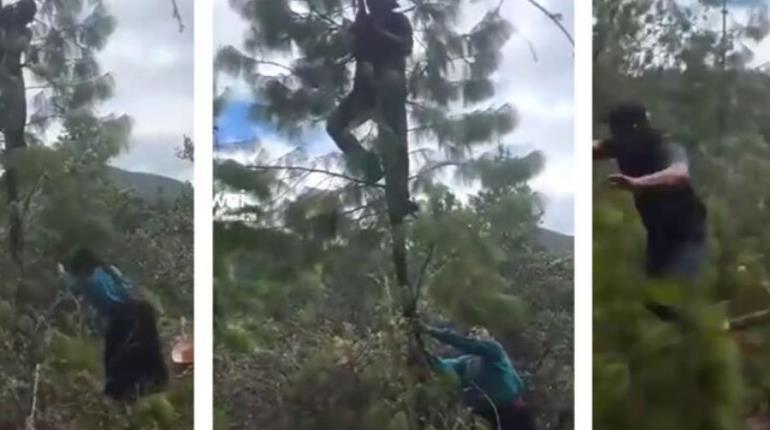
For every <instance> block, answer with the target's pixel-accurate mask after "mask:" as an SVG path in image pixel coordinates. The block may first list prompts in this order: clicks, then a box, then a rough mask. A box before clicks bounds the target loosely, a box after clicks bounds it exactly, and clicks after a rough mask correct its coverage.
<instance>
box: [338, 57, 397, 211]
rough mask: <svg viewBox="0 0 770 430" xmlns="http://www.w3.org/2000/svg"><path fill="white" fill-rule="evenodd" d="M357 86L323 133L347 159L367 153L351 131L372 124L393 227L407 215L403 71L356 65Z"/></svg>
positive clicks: (339, 107) (342, 103) (365, 64)
mask: <svg viewBox="0 0 770 430" xmlns="http://www.w3.org/2000/svg"><path fill="white" fill-rule="evenodd" d="M357 67H358V69H359V70H358V71H357V75H358V76H357V78H356V83H355V85H354V88H353V91H351V93H350V94H348V95H347V96H346V97H345V98H344V99H343V100H342V102H340V104H339V106H337V108H336V109H335V110H334V112H333V113H332V114H331V116H330V117H329V120H328V122H327V125H326V129H327V131H328V132H329V135H330V136H331V138H332V139H333V140H334V143H336V144H337V146H338V147H339V148H340V150H341V151H342V152H344V153H345V155H346V157H348V158H349V159H358V160H361V159H363V158H364V157H365V156H366V153H367V152H368V151H366V150H365V149H364V148H363V146H361V143H360V142H359V141H358V139H357V138H356V137H355V136H354V135H353V133H352V130H353V129H355V128H356V127H358V126H360V125H362V124H363V123H364V122H366V121H369V120H374V121H375V122H376V123H377V126H378V129H379V134H378V137H377V145H376V146H377V153H378V155H379V157H380V158H381V160H382V167H383V169H384V171H385V172H384V173H385V199H386V200H387V204H388V209H389V215H390V218H391V220H392V221H394V222H395V223H398V222H400V221H401V220H402V219H403V217H404V216H405V215H406V214H407V213H408V212H409V151H408V145H407V121H406V97H407V89H406V78H405V76H404V72H403V70H398V69H397V68H390V67H385V66H376V67H374V66H371V65H369V64H368V63H362V64H359V65H358V66H357Z"/></svg>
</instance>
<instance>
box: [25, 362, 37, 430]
mask: <svg viewBox="0 0 770 430" xmlns="http://www.w3.org/2000/svg"><path fill="white" fill-rule="evenodd" d="M39 383H40V364H39V363H38V364H37V365H36V366H35V385H34V386H33V389H32V407H31V408H30V411H29V416H28V417H27V421H26V426H25V428H26V430H35V413H36V412H37V387H38V385H39Z"/></svg>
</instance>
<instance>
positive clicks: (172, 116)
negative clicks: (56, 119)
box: [99, 0, 193, 180]
mask: <svg viewBox="0 0 770 430" xmlns="http://www.w3.org/2000/svg"><path fill="white" fill-rule="evenodd" d="M106 3H107V4H108V7H109V8H110V10H111V12H112V14H113V15H114V16H115V17H116V18H117V20H118V26H117V29H116V31H115V33H113V35H112V37H111V38H110V41H109V44H108V45H107V46H106V48H105V49H104V50H103V51H102V52H101V54H100V56H99V59H100V61H101V65H102V68H103V70H105V71H109V72H111V73H113V75H114V77H115V83H116V88H115V97H114V98H113V99H111V100H110V101H109V102H107V103H105V104H104V105H102V107H101V111H102V112H103V113H116V114H128V115H130V116H131V117H133V119H134V130H133V139H132V146H131V149H130V150H129V151H128V152H127V153H126V154H124V155H122V156H120V157H119V158H118V159H116V160H115V162H114V163H113V164H115V165H116V166H118V167H122V168H125V169H128V170H134V171H140V172H150V173H156V174H162V175H165V176H171V177H174V178H177V179H181V180H192V174H193V173H192V172H193V168H192V165H191V163H187V162H185V161H181V160H178V159H177V158H176V156H175V152H174V149H175V148H176V147H177V146H179V145H180V144H181V143H182V136H183V135H185V134H186V135H188V136H192V133H193V0H177V3H178V5H179V11H180V14H181V16H182V20H183V22H184V24H185V26H186V28H185V29H184V32H182V33H180V32H179V27H178V24H177V23H176V21H175V20H174V19H173V18H172V14H171V11H172V7H171V0H132V1H126V0H108V1H106Z"/></svg>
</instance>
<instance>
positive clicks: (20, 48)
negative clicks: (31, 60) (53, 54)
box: [0, 0, 37, 150]
mask: <svg viewBox="0 0 770 430" xmlns="http://www.w3.org/2000/svg"><path fill="white" fill-rule="evenodd" d="M36 13H37V6H36V5H35V1H34V0H21V1H18V2H16V3H13V4H11V5H8V6H5V7H3V8H2V9H0V111H2V112H3V114H2V116H0V121H2V122H0V124H1V125H2V130H3V134H4V136H5V145H6V150H12V149H16V148H23V147H26V146H27V144H26V142H25V141H24V126H25V124H26V121H27V100H26V97H25V90H24V75H23V73H22V70H23V69H22V65H21V57H22V55H23V54H24V53H26V52H27V49H28V48H29V44H30V42H31V41H32V31H31V30H30V29H29V27H28V25H29V24H30V23H31V22H32V21H33V20H34V19H35V14H36Z"/></svg>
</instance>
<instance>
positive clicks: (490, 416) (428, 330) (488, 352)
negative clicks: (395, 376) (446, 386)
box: [418, 324, 535, 430]
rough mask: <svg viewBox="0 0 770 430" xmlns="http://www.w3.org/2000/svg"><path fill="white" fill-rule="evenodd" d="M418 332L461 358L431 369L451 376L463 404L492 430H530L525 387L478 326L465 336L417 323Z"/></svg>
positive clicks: (435, 362)
mask: <svg viewBox="0 0 770 430" xmlns="http://www.w3.org/2000/svg"><path fill="white" fill-rule="evenodd" d="M418 329H419V330H420V331H422V332H423V333H425V334H428V335H430V336H431V337H433V338H435V339H436V340H438V341H439V342H442V343H444V344H447V345H450V346H452V347H454V348H455V349H456V350H458V351H459V352H460V353H461V355H460V356H458V357H454V358H438V359H434V360H433V363H432V365H433V368H434V369H435V370H437V371H440V372H446V373H450V374H454V375H456V376H457V378H458V379H459V381H460V390H461V398H462V401H463V403H464V404H465V405H466V406H468V407H469V408H471V410H472V411H473V412H474V413H475V414H476V415H479V416H481V417H482V418H484V419H485V420H486V421H487V422H488V423H489V424H490V425H491V428H492V429H494V430H534V429H535V424H534V421H533V419H532V416H531V414H530V411H529V406H528V405H527V403H526V402H525V401H524V393H525V384H524V381H523V380H522V378H521V376H519V374H518V372H516V369H514V367H513V364H512V363H511V360H510V358H508V355H507V354H506V352H505V350H504V349H503V347H502V345H500V343H498V342H497V341H496V340H495V339H494V338H493V337H492V336H490V334H489V332H488V331H487V330H486V329H484V328H481V327H475V328H473V329H471V331H470V333H469V335H468V336H462V335H460V334H457V333H454V332H452V331H449V330H441V329H437V328H434V327H430V326H426V325H422V324H420V325H419V326H418Z"/></svg>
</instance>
